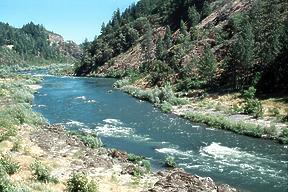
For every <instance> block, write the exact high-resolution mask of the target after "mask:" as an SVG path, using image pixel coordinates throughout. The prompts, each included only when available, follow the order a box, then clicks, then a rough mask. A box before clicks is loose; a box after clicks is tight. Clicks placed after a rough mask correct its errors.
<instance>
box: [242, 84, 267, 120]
mask: <svg viewBox="0 0 288 192" xmlns="http://www.w3.org/2000/svg"><path fill="white" fill-rule="evenodd" d="M255 93H256V89H255V88H254V87H249V89H248V90H246V91H244V93H243V98H244V101H245V103H244V112H245V113H246V114H249V115H253V116H254V117H256V118H258V117H262V116H263V107H262V104H261V102H260V101H259V100H258V99H256V98H255Z"/></svg>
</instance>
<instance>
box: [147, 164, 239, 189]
mask: <svg viewBox="0 0 288 192" xmlns="http://www.w3.org/2000/svg"><path fill="white" fill-rule="evenodd" d="M156 177H157V178H159V180H158V181H157V182H156V183H155V184H154V186H153V187H152V188H150V189H149V191H150V192H190V191H191V192H200V191H201V192H202V191H210V192H218V191H219V190H220V191H221V192H234V191H236V190H235V189H233V188H231V187H230V186H229V185H221V186H219V187H218V186H217V185H216V184H215V182H214V181H213V180H212V179H211V178H209V177H199V176H194V175H191V174H189V173H186V172H185V171H184V170H182V169H174V170H170V171H164V172H158V173H157V174H156ZM220 191H219V192H220Z"/></svg>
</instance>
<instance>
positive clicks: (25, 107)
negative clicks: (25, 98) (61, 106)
mask: <svg viewBox="0 0 288 192" xmlns="http://www.w3.org/2000/svg"><path fill="white" fill-rule="evenodd" d="M6 113H8V114H9V115H10V116H11V117H12V118H13V119H14V122H15V121H18V123H17V124H21V125H22V124H24V123H26V124H29V125H42V124H44V123H45V120H44V118H43V117H42V116H41V115H40V114H39V113H35V112H33V111H32V108H31V106H30V105H29V104H25V103H22V104H14V105H12V106H10V107H9V108H8V109H6Z"/></svg>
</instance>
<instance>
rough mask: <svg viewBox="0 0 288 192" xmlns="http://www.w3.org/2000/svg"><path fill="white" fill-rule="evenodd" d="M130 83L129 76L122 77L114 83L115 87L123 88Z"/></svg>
mask: <svg viewBox="0 0 288 192" xmlns="http://www.w3.org/2000/svg"><path fill="white" fill-rule="evenodd" d="M130 84H131V82H130V79H129V78H124V79H121V80H118V81H116V82H115V83H114V84H113V87H116V88H121V87H124V86H127V85H130Z"/></svg>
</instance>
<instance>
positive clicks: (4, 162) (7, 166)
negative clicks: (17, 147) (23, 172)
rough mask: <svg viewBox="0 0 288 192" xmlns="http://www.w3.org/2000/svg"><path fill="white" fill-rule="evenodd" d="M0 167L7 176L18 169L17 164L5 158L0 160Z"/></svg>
mask: <svg viewBox="0 0 288 192" xmlns="http://www.w3.org/2000/svg"><path fill="white" fill-rule="evenodd" d="M0 166H1V168H2V169H4V170H5V172H6V173H7V174H9V175H12V174H14V173H16V172H17V171H18V170H19V169H20V166H19V164H18V163H15V162H12V161H11V159H10V158H9V157H7V156H4V157H2V158H1V159H0Z"/></svg>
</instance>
